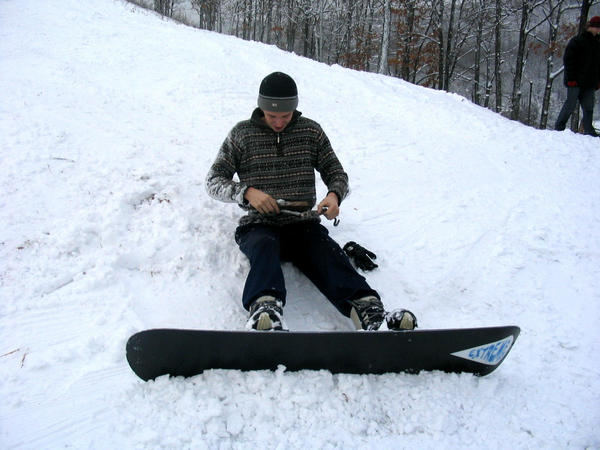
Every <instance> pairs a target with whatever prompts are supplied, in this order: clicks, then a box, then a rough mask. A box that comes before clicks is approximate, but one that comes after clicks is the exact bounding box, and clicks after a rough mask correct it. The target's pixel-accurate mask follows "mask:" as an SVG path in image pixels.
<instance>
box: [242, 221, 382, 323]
mask: <svg viewBox="0 0 600 450" xmlns="http://www.w3.org/2000/svg"><path fill="white" fill-rule="evenodd" d="M235 240H236V242H237V243H238V245H239V246H240V249H241V250H242V252H244V254H245V255H246V256H247V257H248V259H249V260H250V273H248V278H247V279H246V284H245V286H244V293H243V296H242V303H243V305H244V308H246V309H249V307H250V305H251V304H252V302H253V301H254V300H256V299H257V298H258V297H260V296H262V295H272V296H274V297H276V298H278V299H279V300H281V301H283V302H284V304H285V299H286V289H285V281H284V278H283V272H282V270H281V262H282V261H290V262H292V263H293V264H294V265H295V266H296V267H297V268H298V269H300V271H301V272H302V273H304V274H305V275H306V276H307V277H308V278H309V279H310V280H311V281H312V282H313V283H314V284H315V286H317V288H318V289H319V290H320V291H321V292H322V293H323V295H325V297H327V298H328V299H329V301H330V302H331V303H333V304H334V305H335V307H336V308H337V309H338V310H339V311H340V312H341V313H342V314H344V315H345V316H349V315H350V305H349V304H348V300H353V299H356V298H360V297H364V296H367V295H374V296H376V297H377V298H379V295H378V294H377V292H376V291H374V290H373V289H371V288H370V287H369V285H368V284H367V282H366V280H365V278H364V277H363V276H362V275H360V274H359V273H358V272H357V271H356V270H355V269H354V267H353V266H352V264H351V263H350V260H349V259H348V257H347V256H346V254H345V253H344V251H343V250H342V249H341V248H340V246H339V245H338V244H337V243H336V242H335V241H334V240H333V239H331V238H330V237H329V233H328V231H327V228H325V227H324V226H323V225H321V224H319V223H315V222H308V223H302V224H295V225H286V226H284V227H272V226H269V225H245V226H241V227H238V229H237V230H236V233H235Z"/></svg>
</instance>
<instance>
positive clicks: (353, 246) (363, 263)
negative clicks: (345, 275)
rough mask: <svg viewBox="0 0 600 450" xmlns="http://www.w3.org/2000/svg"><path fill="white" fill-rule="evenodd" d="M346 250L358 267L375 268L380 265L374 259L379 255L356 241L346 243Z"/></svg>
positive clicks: (363, 268)
mask: <svg viewBox="0 0 600 450" xmlns="http://www.w3.org/2000/svg"><path fill="white" fill-rule="evenodd" d="M344 251H345V252H346V255H348V256H349V257H350V258H351V259H352V261H354V264H355V265H356V267H358V268H359V269H362V270H373V269H375V268H376V267H379V266H378V265H377V264H375V263H374V262H373V261H372V260H373V259H377V255H376V254H375V253H373V252H372V251H370V250H367V249H366V248H364V247H362V246H360V245H358V244H357V243H356V242H354V241H350V242H348V243H346V245H344Z"/></svg>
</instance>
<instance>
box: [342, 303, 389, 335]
mask: <svg viewBox="0 0 600 450" xmlns="http://www.w3.org/2000/svg"><path fill="white" fill-rule="evenodd" d="M350 305H351V306H352V309H351V310H350V318H351V319H352V322H354V325H355V326H356V329H357V330H361V329H362V330H378V329H379V327H380V326H381V323H382V322H383V319H384V318H385V311H384V310H383V303H381V300H379V299H378V298H377V297H375V296H372V295H371V296H369V297H362V298H357V299H354V300H350Z"/></svg>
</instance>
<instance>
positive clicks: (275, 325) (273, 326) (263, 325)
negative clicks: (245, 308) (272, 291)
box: [246, 295, 287, 331]
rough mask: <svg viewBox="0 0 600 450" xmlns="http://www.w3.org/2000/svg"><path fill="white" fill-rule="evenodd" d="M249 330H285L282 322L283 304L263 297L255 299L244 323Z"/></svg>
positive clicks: (274, 299) (273, 298)
mask: <svg viewBox="0 0 600 450" xmlns="http://www.w3.org/2000/svg"><path fill="white" fill-rule="evenodd" d="M246 328H247V329H249V330H259V331H271V330H277V331H281V330H286V329H287V327H286V326H285V322H284V321H283V302H282V301H281V300H277V299H276V298H275V297H271V296H269V295H265V296H262V297H259V298H257V299H256V300H255V301H254V303H252V305H251V306H250V317H249V318H248V322H247V323H246Z"/></svg>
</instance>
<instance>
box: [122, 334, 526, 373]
mask: <svg viewBox="0 0 600 450" xmlns="http://www.w3.org/2000/svg"><path fill="white" fill-rule="evenodd" d="M519 333H520V329H519V327H516V326H502V327H489V328H460V329H445V330H412V331H401V332H397V331H376V332H364V331H334V332H305V331H301V332H285V331H277V332H257V331H214V330H180V329H152V330H145V331H141V332H139V333H136V334H134V335H133V336H131V337H130V338H129V341H128V342H127V348H126V353H127V361H128V362H129V365H130V366H131V368H132V369H133V371H134V372H135V373H136V375H138V376H139V377H140V378H142V379H143V380H151V379H154V378H156V377H159V376H162V375H171V376H183V377H191V376H194V375H197V374H199V373H202V372H203V371H204V370H208V369H235V370H244V371H247V370H276V369H277V368H278V367H279V366H281V365H283V366H285V368H286V369H287V370H290V371H298V370H329V371H330V372H332V373H355V374H383V373H388V372H409V373H418V372H420V371H423V370H425V371H431V370H440V371H444V372H467V373H472V374H475V375H479V376H483V375H487V374H489V373H490V372H492V371H493V370H495V369H496V368H497V367H498V366H499V365H500V364H501V363H502V362H503V361H504V359H505V358H506V356H507V355H508V352H509V351H510V349H511V348H512V346H513V344H514V342H515V340H516V339H517V337H518V336H519Z"/></svg>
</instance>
